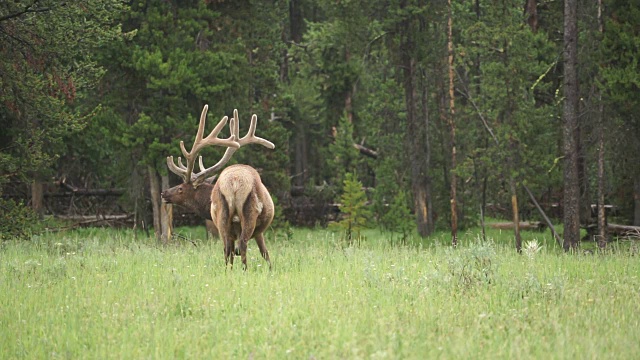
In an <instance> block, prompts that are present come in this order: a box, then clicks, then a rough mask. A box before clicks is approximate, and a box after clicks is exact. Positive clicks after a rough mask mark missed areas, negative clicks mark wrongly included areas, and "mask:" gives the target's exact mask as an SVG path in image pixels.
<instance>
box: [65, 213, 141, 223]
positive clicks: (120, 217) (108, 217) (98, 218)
mask: <svg viewBox="0 0 640 360" xmlns="http://www.w3.org/2000/svg"><path fill="white" fill-rule="evenodd" d="M54 217H55V218H56V219H60V220H69V221H80V222H91V221H116V220H126V219H129V218H131V217H133V214H118V215H54Z"/></svg>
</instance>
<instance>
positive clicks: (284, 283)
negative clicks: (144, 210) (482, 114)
mask: <svg viewBox="0 0 640 360" xmlns="http://www.w3.org/2000/svg"><path fill="white" fill-rule="evenodd" d="M178 232H179V233H180V234H182V235H183V236H184V238H186V239H187V240H191V241H186V240H176V245H173V246H169V247H160V246H157V245H156V243H155V242H154V241H153V240H152V239H149V238H145V237H143V236H142V235H141V234H137V235H136V236H134V234H133V233H132V232H128V231H115V230H82V231H77V232H69V233H61V234H49V235H44V236H40V237H35V238H33V239H32V240H31V241H30V242H5V243H3V244H2V249H1V250H0V357H1V358H7V359H10V358H11V359H12V358H29V359H36V358H47V359H49V358H83V359H91V358H96V359H108V358H158V359H164V358H171V359H174V358H241V359H282V358H293V359H334V358H349V359H359V358H375V359H395V358H403V359H425V358H473V359H484V358H491V359H494V358H502V359H505V358H508V359H512V358H525V359H526V358H545V359H546V358H555V359H568V358H571V359H576V358H615V359H633V358H637V356H638V354H640V341H639V340H640V323H639V322H640V302H639V300H640V279H639V275H640V261H639V259H638V258H637V257H634V256H632V255H631V253H630V252H628V251H623V250H620V251H613V252H611V253H610V254H607V255H599V254H596V255H589V254H587V255H585V254H580V255H577V254H564V253H562V252H559V251H556V250H555V249H554V245H553V242H552V241H550V240H549V239H546V238H545V236H546V235H544V234H539V233H531V234H528V236H530V237H532V238H536V240H537V242H538V244H539V245H542V246H543V247H542V250H540V251H538V252H532V253H531V254H530V256H526V255H517V254H516V253H515V251H514V250H513V249H512V246H511V245H510V244H509V242H510V241H509V239H508V238H509V234H501V233H499V232H496V233H491V234H489V239H490V240H489V241H487V242H482V241H480V240H479V237H478V235H477V234H476V233H475V232H468V233H466V234H463V236H462V239H461V243H462V245H461V246H459V247H458V248H457V249H451V248H450V247H449V246H448V245H446V244H447V243H448V239H447V235H446V234H438V235H436V236H435V237H434V238H432V239H429V240H427V241H424V242H419V243H411V244H408V245H403V246H394V245H390V243H391V242H390V236H389V235H386V234H381V233H378V232H376V231H369V232H367V233H366V234H365V235H366V237H365V239H363V240H362V241H361V242H360V243H359V245H357V246H353V247H345V246H344V245H343V244H342V243H341V241H340V240H339V238H338V237H337V236H336V235H334V234H332V233H331V232H328V231H324V230H295V231H294V233H293V236H292V237H291V238H288V237H286V236H276V235H275V234H271V235H270V236H269V237H268V242H267V246H268V248H269V251H270V253H271V257H272V262H273V265H274V267H273V270H272V271H269V270H268V268H267V266H266V264H265V262H264V260H262V258H261V257H260V256H259V252H258V251H257V249H256V246H255V244H254V243H252V244H250V246H249V254H250V255H249V260H248V261H249V269H248V271H246V272H243V271H242V269H241V266H236V267H234V268H233V269H225V266H224V260H223V255H222V245H221V244H220V242H219V241H215V240H214V241H206V240H204V231H203V230H201V229H180V230H179V231H178ZM547 237H548V236H547ZM192 243H194V244H196V245H197V246H194V245H192Z"/></svg>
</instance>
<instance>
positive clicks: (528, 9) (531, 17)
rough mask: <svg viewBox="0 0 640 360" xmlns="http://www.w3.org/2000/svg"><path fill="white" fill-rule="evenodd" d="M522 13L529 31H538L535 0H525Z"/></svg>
mask: <svg viewBox="0 0 640 360" xmlns="http://www.w3.org/2000/svg"><path fill="white" fill-rule="evenodd" d="M524 13H525V15H526V16H527V24H529V27H530V28H531V31H533V32H536V31H538V4H537V1H536V0H526V3H525V8H524Z"/></svg>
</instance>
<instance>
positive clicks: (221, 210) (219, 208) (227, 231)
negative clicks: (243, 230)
mask: <svg viewBox="0 0 640 360" xmlns="http://www.w3.org/2000/svg"><path fill="white" fill-rule="evenodd" d="M217 195H218V200H219V201H218V202H217V204H218V205H215V204H216V202H214V201H212V205H211V217H212V218H213V219H215V225H216V227H217V228H218V232H219V235H220V238H222V244H223V246H224V263H225V266H228V265H229V263H231V267H232V268H233V255H234V254H233V253H234V251H233V248H234V242H235V241H234V240H235V239H234V237H233V231H232V228H231V216H230V214H229V205H228V204H227V201H226V199H225V197H224V196H222V194H217Z"/></svg>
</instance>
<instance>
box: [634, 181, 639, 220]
mask: <svg viewBox="0 0 640 360" xmlns="http://www.w3.org/2000/svg"><path fill="white" fill-rule="evenodd" d="M633 202H634V212H633V225H635V226H640V178H635V180H634V182H633Z"/></svg>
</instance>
